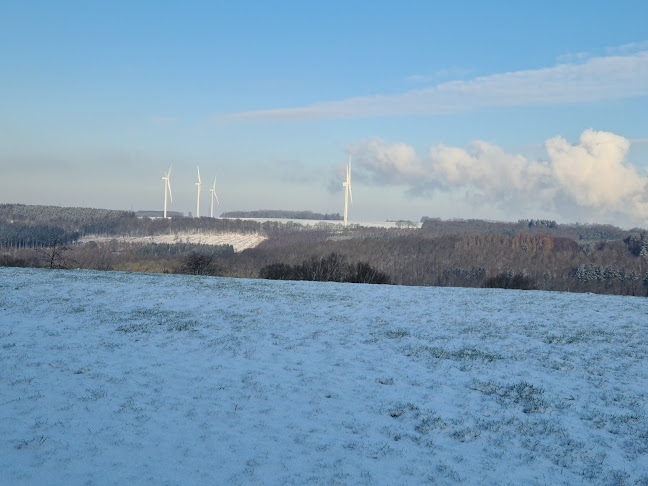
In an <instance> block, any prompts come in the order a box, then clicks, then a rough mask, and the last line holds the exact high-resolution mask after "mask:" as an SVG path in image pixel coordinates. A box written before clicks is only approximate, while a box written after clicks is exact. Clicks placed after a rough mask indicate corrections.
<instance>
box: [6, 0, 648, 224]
mask: <svg viewBox="0 0 648 486" xmlns="http://www.w3.org/2000/svg"><path fill="white" fill-rule="evenodd" d="M0 13H1V14H0V66H1V69H2V71H1V72H2V76H0V133H2V136H0V166H1V167H2V174H3V175H2V177H1V178H0V195H1V196H0V202H19V203H26V204H61V205H71V206H89V207H105V208H115V209H131V208H132V209H135V210H138V209H161V207H162V204H163V190H164V186H163V181H162V179H161V177H162V176H163V175H164V172H165V171H166V170H168V168H169V166H170V165H173V171H172V178H171V184H172V189H173V196H174V201H173V203H172V204H171V205H170V209H172V210H177V211H183V212H192V213H193V214H194V215H195V212H196V187H195V184H194V183H195V182H196V165H200V170H201V175H202V178H203V186H202V188H203V190H202V199H201V214H202V215H205V214H207V213H206V210H207V208H208V206H209V190H208V187H209V186H211V184H212V183H213V178H214V177H217V178H218V179H217V193H218V196H219V198H220V200H221V206H220V207H219V209H218V212H220V211H228V210H251V209H261V208H268V209H310V210H313V211H319V212H342V211H343V202H344V194H343V191H342V180H343V178H344V165H345V163H346V161H347V160H348V158H349V156H351V157H352V167H353V195H354V205H353V207H352V208H351V210H350V219H351V220H352V221H353V220H356V221H371V220H385V219H413V220H418V219H420V217H421V216H431V217H442V218H473V217H478V218H488V219H497V220H516V219H519V218H551V219H557V220H558V221H564V222H575V221H579V222H605V223H613V224H618V225H621V226H625V227H631V226H637V225H638V226H644V227H646V226H648V184H647V182H646V172H645V170H646V168H648V122H647V121H646V120H647V117H646V113H648V30H646V24H645V19H646V18H648V3H647V2H645V1H619V2H603V1H591V2H580V1H578V2H577V1H572V2H569V1H567V2H565V1H563V2H554V1H544V2H504V1H500V2H476V1H475V2H400V3H398V4H396V2H376V1H372V2H362V1H356V2H335V1H333V2H326V3H324V2H322V3H317V4H316V3H315V2H239V3H236V4H234V3H233V2H159V1H157V2H152V1H151V2H119V1H111V2H82V1H78V2H68V1H60V2H32V1H21V2H18V1H15V2H14V1H5V2H2V4H1V5H0Z"/></svg>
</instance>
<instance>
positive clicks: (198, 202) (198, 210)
mask: <svg viewBox="0 0 648 486" xmlns="http://www.w3.org/2000/svg"><path fill="white" fill-rule="evenodd" d="M196 169H198V182H196V186H198V200H197V202H196V218H200V167H198V166H196Z"/></svg>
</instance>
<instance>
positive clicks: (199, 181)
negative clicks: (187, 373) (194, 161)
mask: <svg viewBox="0 0 648 486" xmlns="http://www.w3.org/2000/svg"><path fill="white" fill-rule="evenodd" d="M196 169H198V184H200V167H198V166H196Z"/></svg>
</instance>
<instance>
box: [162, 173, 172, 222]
mask: <svg viewBox="0 0 648 486" xmlns="http://www.w3.org/2000/svg"><path fill="white" fill-rule="evenodd" d="M171 167H173V166H171ZM171 167H169V172H167V173H166V174H164V177H163V178H162V180H163V181H164V219H166V217H167V192H168V193H169V198H170V199H171V202H173V195H172V194H171V182H170V181H169V178H170V177H171Z"/></svg>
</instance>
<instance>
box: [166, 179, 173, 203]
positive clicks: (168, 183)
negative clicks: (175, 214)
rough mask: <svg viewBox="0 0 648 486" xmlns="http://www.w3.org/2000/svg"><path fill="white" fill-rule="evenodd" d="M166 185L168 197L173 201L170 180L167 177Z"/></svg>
mask: <svg viewBox="0 0 648 486" xmlns="http://www.w3.org/2000/svg"><path fill="white" fill-rule="evenodd" d="M167 187H168V188H169V198H170V199H171V202H173V194H171V181H170V180H169V179H167Z"/></svg>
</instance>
